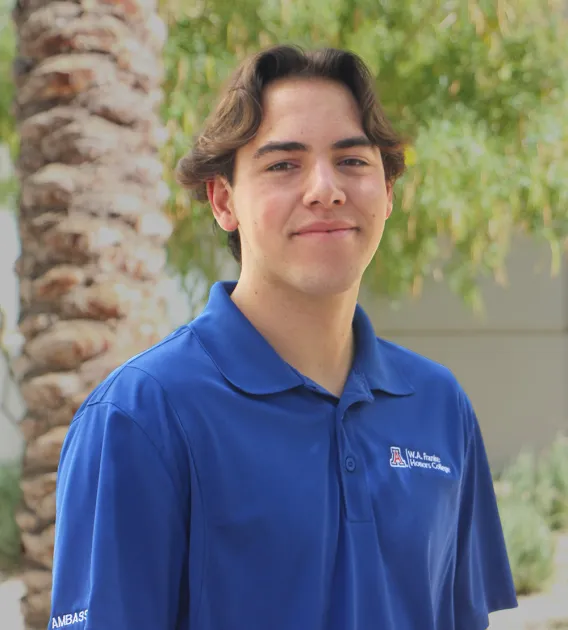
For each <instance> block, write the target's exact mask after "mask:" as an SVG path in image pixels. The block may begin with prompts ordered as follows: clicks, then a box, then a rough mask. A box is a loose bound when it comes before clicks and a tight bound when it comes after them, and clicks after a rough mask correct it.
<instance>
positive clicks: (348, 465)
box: [345, 456, 357, 472]
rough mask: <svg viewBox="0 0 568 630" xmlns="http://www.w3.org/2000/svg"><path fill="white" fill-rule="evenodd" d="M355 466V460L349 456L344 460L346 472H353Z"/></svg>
mask: <svg viewBox="0 0 568 630" xmlns="http://www.w3.org/2000/svg"><path fill="white" fill-rule="evenodd" d="M356 467H357V465H356V464H355V459H354V458H353V457H351V456H349V457H346V458H345V469H346V470H347V472H353V471H354V470H355V468H356Z"/></svg>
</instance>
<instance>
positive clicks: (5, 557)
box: [0, 464, 20, 571]
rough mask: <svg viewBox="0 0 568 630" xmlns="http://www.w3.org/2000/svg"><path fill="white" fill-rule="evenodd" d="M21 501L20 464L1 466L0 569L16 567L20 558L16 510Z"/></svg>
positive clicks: (6, 569)
mask: <svg viewBox="0 0 568 630" xmlns="http://www.w3.org/2000/svg"><path fill="white" fill-rule="evenodd" d="M19 502H20V466H19V465H17V464H6V465H2V466H0V569H1V570H3V571H9V570H11V569H14V568H15V567H16V566H17V564H18V561H19V558H20V532H19V529H18V526H17V524H16V520H15V512H16V508H17V506H18V503H19Z"/></svg>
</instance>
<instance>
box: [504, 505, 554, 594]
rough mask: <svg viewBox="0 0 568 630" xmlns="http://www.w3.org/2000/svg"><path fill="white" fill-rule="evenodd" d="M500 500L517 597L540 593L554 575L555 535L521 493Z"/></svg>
mask: <svg viewBox="0 0 568 630" xmlns="http://www.w3.org/2000/svg"><path fill="white" fill-rule="evenodd" d="M498 500H499V512H500V515H501V521H502V523H503V532H504V535H505V541H506V544H507V552H508V555H509V561H510V563H511V571H512V573H513V580H514V583H515V589H516V591H517V594H519V595H526V594H529V593H534V592H539V591H541V590H543V589H544V588H545V587H546V586H547V584H548V582H549V580H550V578H551V577H552V576H553V573H554V552H555V537H554V534H553V533H552V531H551V530H550V528H549V526H548V523H547V521H546V519H545V518H544V516H543V515H542V513H540V512H539V511H538V510H535V508H534V505H533V504H531V503H530V502H528V501H525V500H523V499H522V498H521V496H520V495H519V494H515V493H511V494H508V495H507V496H500V497H499V499H498Z"/></svg>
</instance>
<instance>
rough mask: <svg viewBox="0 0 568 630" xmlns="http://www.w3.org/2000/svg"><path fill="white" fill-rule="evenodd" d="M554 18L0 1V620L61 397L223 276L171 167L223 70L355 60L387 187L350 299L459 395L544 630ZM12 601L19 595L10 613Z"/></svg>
mask: <svg viewBox="0 0 568 630" xmlns="http://www.w3.org/2000/svg"><path fill="white" fill-rule="evenodd" d="M567 20H568V2H567V1H566V0H550V1H546V0H447V1H441V0H310V1H307V2H304V3H296V2H293V1H291V0H264V2H263V3H259V2H253V1H252V0H238V1H237V2H230V1H228V0H160V1H159V2H157V3H156V2H152V0H144V1H143V0H129V1H128V2H123V1H121V0H90V1H89V2H86V0H84V1H82V2H80V1H77V2H72V1H64V2H61V1H59V2H58V1H55V0H51V1H50V0H19V1H18V3H17V4H16V5H14V4H13V2H12V1H11V0H0V239H1V240H0V344H1V352H0V618H1V619H2V625H1V627H2V630H4V628H5V629H6V630H22V629H23V628H26V629H30V630H37V629H39V628H45V624H46V623H47V620H48V616H49V592H50V570H51V554H52V551H53V531H54V518H55V500H54V489H55V479H56V468H57V461H58V457H59V449H60V447H61V443H62V441H63V438H64V436H65V433H66V430H67V426H68V424H69V422H70V420H71V418H72V416H73V413H74V411H75V410H76V409H77V408H78V406H79V405H80V403H81V401H82V400H83V398H84V397H85V395H86V394H87V393H88V392H89V391H90V390H91V389H92V387H94V386H95V385H96V384H97V383H98V382H100V380H102V379H103V378H104V377H105V376H106V375H107V374H108V373H109V372H110V371H111V370H112V369H113V368H114V367H116V366H117V365H119V364H120V363H122V362H123V361H124V360H126V359H127V358H129V357H130V356H132V355H133V354H135V353H137V352H139V351H141V350H143V349H145V348H147V347H148V346H150V345H151V344H153V343H155V342H156V341H158V340H159V339H160V338H161V337H163V336H165V335H166V334H167V333H169V332H170V331H171V330H173V329H174V328H175V327H176V326H178V325H180V324H183V323H184V322H187V321H188V320H190V319H191V318H192V317H194V316H195V315H197V314H198V313H199V312H200V310H201V309H202V308H203V305H204V302H205V300H206V299H207V294H208V290H209V287H210V285H211V283H212V282H214V281H216V280H219V279H227V278H234V277H236V274H237V269H236V268H235V266H234V264H233V263H232V261H231V259H230V258H229V255H228V253H227V251H226V248H225V246H224V242H223V237H222V235H221V234H219V233H218V232H214V231H213V229H212V225H213V220H212V216H211V213H210V210H209V208H207V207H206V206H203V205H200V204H197V203H194V202H192V201H191V200H190V199H188V197H187V195H186V194H185V193H184V192H183V191H181V190H180V189H179V188H178V187H177V186H176V184H175V182H174V181H173V170H174V168H175V165H176V163H177V160H178V159H179V158H180V157H181V156H182V155H183V153H184V152H185V151H186V150H187V149H188V148H189V146H190V143H191V139H192V136H193V134H194V133H195V132H196V131H197V130H198V128H199V126H200V124H201V122H202V121H203V119H204V117H205V116H206V115H207V113H208V112H209V110H210V109H211V107H212V105H213V103H214V99H215V95H216V94H217V92H218V89H219V87H220V86H221V85H222V84H223V81H224V80H225V79H226V77H227V76H228V74H229V73H230V71H231V70H232V69H233V68H234V66H235V64H236V63H237V62H238V60H239V59H241V58H242V57H244V56H245V55H247V54H249V53H251V52H254V51H257V50H258V49H259V48H261V47H264V46H267V45H270V44H273V43H284V42H287V43H296V44H300V45H302V46H305V47H315V46H321V45H331V46H338V47H344V48H348V49H351V50H353V51H355V52H357V53H359V54H360V55H361V56H362V57H363V59H364V60H365V61H366V62H367V64H368V65H369V66H370V68H371V69H372V72H373V73H374V75H375V76H376V80H377V89H378V92H379V96H380V98H381V101H382V102H383V105H384V106H385V109H386V110H387V112H388V114H389V116H390V118H391V120H392V121H393V123H394V125H395V127H396V128H397V129H398V130H399V131H400V132H402V134H403V135H404V136H405V137H406V138H408V140H409V147H408V150H407V156H406V157H407V163H408V171H407V173H406V174H405V176H404V177H403V178H402V179H401V180H400V182H398V183H397V188H396V208H395V213H394V215H393V217H392V218H391V219H390V220H389V222H388V225H387V230H386V233H385V236H384V239H383V242H382V244H381V248H380V252H379V254H378V255H377V256H376V259H375V261H374V262H373V264H372V265H371V267H370V268H369V270H368V274H367V276H366V278H365V286H364V290H363V292H362V296H361V302H362V303H363V305H364V306H365V307H366V308H367V309H368V312H369V313H370V314H371V316H372V318H373V320H374V324H375V326H376V329H377V332H378V334H379V335H381V336H383V337H386V338H388V339H391V340H393V341H395V342H398V343H401V344H402V345H405V346H407V347H409V348H411V349H413V350H415V351H417V352H419V353H421V354H424V355H426V356H428V357H430V358H432V359H434V360H437V361H439V362H441V363H444V364H445V365H447V366H448V367H449V368H450V369H452V370H453V371H454V373H455V374H456V376H457V377H458V379H459V380H460V381H461V382H462V384H463V385H464V387H465V389H466V391H467V392H468V394H469V395H470V397H471V399H472V401H473V403H474V406H475V408H476V411H477V413H478V416H479V420H480V424H481V427H482V430H483V434H484V438H485V441H486V445H487V449H488V453H489V458H490V462H491V465H492V469H493V472H494V476H495V485H496V489H497V491H498V497H499V503H500V510H501V515H502V519H503V523H504V528H505V534H506V538H507V546H508V549H509V554H510V557H511V562H512V566H513V572H514V577H515V584H516V587H517V591H518V593H519V596H520V607H519V609H518V610H517V611H513V612H510V613H509V612H508V613H498V614H496V615H495V617H494V619H493V620H492V624H491V628H511V629H517V628H518V629H520V630H522V629H525V630H528V629H529V628H532V629H533V630H535V629H549V630H550V629H552V628H555V629H557V630H558V629H560V628H568V597H567V594H568V534H567V531H568V442H567V440H566V433H567V429H568V388H567V386H566V384H567V383H568V265H567V263H566V256H565V253H566V251H567V245H568V155H567V148H568V125H567V124H566V118H567V115H568V37H567V35H568V28H567V24H568V23H567ZM20 600H21V601H20Z"/></svg>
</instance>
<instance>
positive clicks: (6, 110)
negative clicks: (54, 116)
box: [0, 0, 18, 207]
mask: <svg viewBox="0 0 568 630" xmlns="http://www.w3.org/2000/svg"><path fill="white" fill-rule="evenodd" d="M11 5H12V3H11V2H9V1H8V0H0V207H2V206H7V207H11V206H13V205H14V200H15V195H16V192H17V188H18V187H17V182H16V179H15V177H14V175H13V173H12V172H11V169H9V170H8V172H3V170H4V168H3V167H4V165H3V160H2V154H1V150H2V148H3V147H2V145H5V146H7V147H8V151H9V154H10V155H11V156H12V157H14V156H15V155H16V150H17V146H18V137H17V133H16V126H15V121H14V119H13V117H12V101H13V98H14V83H13V80H12V63H13V59H14V54H15V49H16V40H15V34H14V28H13V24H12V21H11V16H10V9H11V8H12V6H11Z"/></svg>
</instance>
